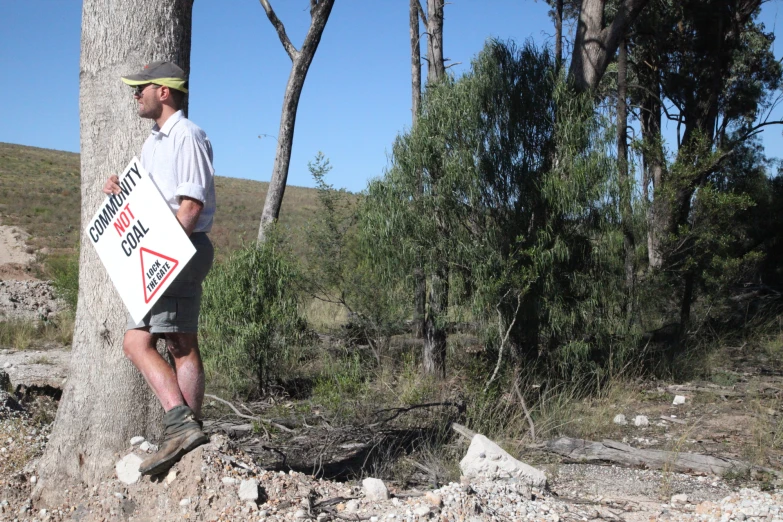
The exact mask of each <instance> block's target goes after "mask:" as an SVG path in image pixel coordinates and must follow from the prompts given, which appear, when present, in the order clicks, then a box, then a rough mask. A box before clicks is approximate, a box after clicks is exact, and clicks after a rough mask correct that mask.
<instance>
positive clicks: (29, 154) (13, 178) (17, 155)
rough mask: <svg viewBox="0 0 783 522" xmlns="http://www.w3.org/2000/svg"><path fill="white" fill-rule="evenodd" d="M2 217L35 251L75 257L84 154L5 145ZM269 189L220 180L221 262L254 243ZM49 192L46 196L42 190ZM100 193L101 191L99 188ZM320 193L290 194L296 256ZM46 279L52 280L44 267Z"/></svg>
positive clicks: (217, 227) (287, 213) (289, 223)
mask: <svg viewBox="0 0 783 522" xmlns="http://www.w3.org/2000/svg"><path fill="white" fill-rule="evenodd" d="M0 180H2V183H0V216H2V223H3V224H4V225H16V226H19V227H21V228H22V229H24V230H25V231H27V232H28V233H29V234H30V236H31V237H30V239H29V243H30V246H31V248H32V249H34V250H37V251H38V250H41V249H43V248H46V249H47V251H48V252H49V253H50V254H66V255H67V254H73V253H74V252H75V250H76V246H77V244H78V240H79V230H80V228H81V227H80V205H81V193H80V189H79V183H80V179H79V154H75V153H72V152H62V151H55V150H48V149H39V148H36V147H27V146H23V145H13V144H9V143H0ZM268 185H269V184H268V183H262V182H258V181H252V180H246V179H237V178H226V177H222V176H218V177H216V178H215V190H216V192H217V200H218V206H217V210H216V212H215V224H214V227H213V229H212V233H211V235H210V236H211V238H212V241H213V242H214V243H215V246H216V247H217V250H218V256H219V258H222V257H224V256H225V255H226V254H227V253H228V252H231V251H233V250H235V249H236V248H237V247H239V246H240V245H242V244H243V243H247V242H251V241H255V239H256V237H257V234H258V225H259V223H260V219H261V211H262V209H263V206H264V200H265V199H266V191H267V187H268ZM42 186H45V187H46V190H40V188H39V187H42ZM96 190H98V187H96ZM317 206H318V203H317V196H316V191H315V190H314V189H310V188H302V187H292V186H289V187H287V188H286V192H285V197H284V198H283V207H282V209H281V211H280V227H281V229H282V230H283V231H284V233H286V234H287V235H288V237H289V238H290V241H291V245H292V249H293V251H294V253H296V254H302V253H303V252H305V248H304V244H305V241H307V237H306V234H305V229H306V225H307V222H308V220H311V219H313V218H314V217H315V210H316V208H317ZM43 275H44V276H48V274H47V271H46V267H44V273H43Z"/></svg>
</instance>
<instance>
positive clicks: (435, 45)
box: [427, 0, 446, 83]
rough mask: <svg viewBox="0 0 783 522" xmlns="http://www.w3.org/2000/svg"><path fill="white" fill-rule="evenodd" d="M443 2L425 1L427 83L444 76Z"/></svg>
mask: <svg viewBox="0 0 783 522" xmlns="http://www.w3.org/2000/svg"><path fill="white" fill-rule="evenodd" d="M444 5H445V1H444V0H427V35H428V36H427V83H434V82H437V81H439V80H442V79H443V78H444V77H445V76H446V64H445V62H444V60H443V6H444Z"/></svg>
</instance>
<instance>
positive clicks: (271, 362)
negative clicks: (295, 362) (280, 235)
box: [201, 236, 307, 395]
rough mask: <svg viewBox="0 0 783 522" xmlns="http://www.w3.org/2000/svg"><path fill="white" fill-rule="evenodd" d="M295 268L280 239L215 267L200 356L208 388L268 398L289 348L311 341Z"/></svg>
mask: <svg viewBox="0 0 783 522" xmlns="http://www.w3.org/2000/svg"><path fill="white" fill-rule="evenodd" d="M298 281H299V277H298V272H297V269H296V265H295V263H294V262H293V260H292V259H291V257H290V255H289V253H288V252H287V251H286V250H285V249H284V248H283V247H282V245H281V242H280V241H279V239H277V238H276V237H274V236H273V237H271V238H270V239H268V240H267V242H266V243H264V244H263V245H255V244H252V245H248V246H245V247H243V248H241V249H239V250H237V251H236V252H234V253H233V254H231V255H230V256H229V257H228V259H226V260H225V261H223V262H220V263H218V264H216V265H215V266H214V267H213V269H212V271H211V272H210V274H209V276H208V277H207V279H206V281H205V282H204V295H203V298H202V310H201V314H202V315H201V320H202V329H201V331H202V354H203V357H204V367H205V370H206V372H207V376H208V378H209V379H210V382H212V383H214V384H215V385H216V386H217V387H219V388H223V389H226V390H228V391H229V392H231V393H233V394H243V395H257V394H262V393H264V392H265V391H266V390H267V389H268V387H269V385H270V384H272V383H273V382H274V380H275V379H276V378H279V377H280V376H281V375H280V373H281V368H282V367H283V366H284V363H285V362H286V361H287V359H288V358H289V356H290V355H291V348H292V347H293V346H297V345H300V344H302V343H304V342H306V341H307V323H306V321H305V320H304V318H303V315H302V312H301V310H300V294H299V291H298V285H297V283H298Z"/></svg>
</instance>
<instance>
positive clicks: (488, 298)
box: [360, 42, 628, 377]
mask: <svg viewBox="0 0 783 522" xmlns="http://www.w3.org/2000/svg"><path fill="white" fill-rule="evenodd" d="M599 123H600V122H599V120H598V119H597V118H596V117H595V115H594V110H593V102H592V100H591V99H590V98H588V97H586V96H583V97H574V96H573V95H572V94H571V93H570V91H569V90H568V89H567V88H566V87H565V85H564V84H563V83H562V82H561V81H560V80H559V79H558V78H557V77H556V75H555V74H554V64H553V63H552V59H551V57H550V56H549V54H548V52H546V51H539V50H537V49H535V48H534V47H532V46H531V45H529V44H528V45H525V46H523V47H522V48H520V49H517V48H516V47H515V46H514V45H513V44H503V43H500V42H491V43H489V44H487V46H486V47H485V49H484V50H483V51H482V52H481V54H480V55H479V56H478V57H477V58H476V60H475V61H474V62H473V64H472V68H471V70H470V72H468V73H466V74H465V75H464V76H463V77H461V78H460V79H458V80H453V81H448V80H447V81H444V82H440V83H438V84H437V85H435V86H433V87H430V88H428V90H427V92H426V93H425V96H424V100H423V103H422V108H421V114H420V116H419V119H418V120H417V122H416V125H415V126H414V128H413V129H411V131H410V132H408V133H406V134H404V135H401V136H399V137H398V138H397V140H396V142H395V144H394V149H393V160H394V162H393V165H392V168H391V169H390V170H389V172H387V174H386V175H385V176H384V177H383V178H382V179H379V180H375V181H373V182H372V183H371V184H370V186H369V189H368V195H367V200H366V204H365V205H364V207H363V208H362V220H361V227H360V228H361V233H362V236H361V240H362V241H363V242H364V245H365V249H366V251H367V252H368V256H369V259H370V261H371V262H372V263H373V264H374V266H376V267H378V268H377V269H378V270H379V272H380V273H382V274H383V275H384V277H383V279H382V280H383V281H400V280H402V279H405V278H407V277H408V276H409V274H410V273H411V269H412V266H413V261H414V260H415V259H421V260H423V262H424V264H425V269H426V270H435V269H437V268H438V267H440V266H446V267H448V273H450V274H451V276H450V283H451V288H452V294H451V297H450V301H451V304H452V305H453V304H457V303H459V302H465V301H467V302H468V303H469V304H470V306H471V308H472V310H473V314H474V316H475V318H476V319H478V320H479V322H480V323H481V324H482V325H483V332H484V336H483V340H484V341H485V343H486V344H487V346H488V347H490V348H491V350H492V351H493V353H497V351H498V350H499V349H500V347H501V343H503V342H504V338H505V337H506V335H505V334H506V332H508V333H509V336H508V339H507V344H508V345H510V348H509V347H507V348H506V349H507V350H510V351H511V352H512V357H513V358H514V359H515V360H516V361H517V362H518V363H519V362H521V361H522V360H527V361H529V360H531V359H533V358H536V357H538V358H539V362H543V363H545V364H547V365H549V368H550V369H551V370H553V371H554V372H556V374H557V375H559V376H562V377H566V376H569V375H570V374H571V372H572V371H574V370H575V369H579V371H593V369H595V368H600V367H609V366H610V365H611V364H613V363H614V362H616V361H614V358H615V356H616V355H618V354H620V353H622V352H623V350H621V349H619V347H618V346H617V345H618V342H617V341H612V339H615V338H617V337H618V336H621V335H625V334H627V333H628V326H627V320H626V318H625V316H624V315H623V313H622V310H623V307H622V296H623V295H624V294H623V290H622V277H621V274H622V257H621V254H622V237H621V235H620V233H619V229H618V226H617V223H618V221H619V219H618V211H617V205H616V204H615V202H613V201H611V200H607V197H606V195H607V193H608V192H609V191H610V188H611V186H612V183H615V182H616V180H615V176H614V174H615V167H614V162H613V161H612V159H611V157H610V156H609V154H607V147H608V143H609V142H608V137H607V136H605V135H604V134H603V133H602V132H601V127H600V126H599ZM419 176H421V181H419ZM420 186H421V189H420V188H419V187H420ZM455 290H458V291H455ZM541 355H543V358H541V357H540V356H541Z"/></svg>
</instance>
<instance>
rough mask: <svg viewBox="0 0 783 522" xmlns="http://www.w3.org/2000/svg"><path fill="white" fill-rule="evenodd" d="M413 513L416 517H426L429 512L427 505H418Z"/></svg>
mask: <svg viewBox="0 0 783 522" xmlns="http://www.w3.org/2000/svg"><path fill="white" fill-rule="evenodd" d="M413 514H414V515H416V516H417V517H426V516H428V515H429V514H430V508H429V507H427V506H419V507H417V508H416V509H414V510H413Z"/></svg>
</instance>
